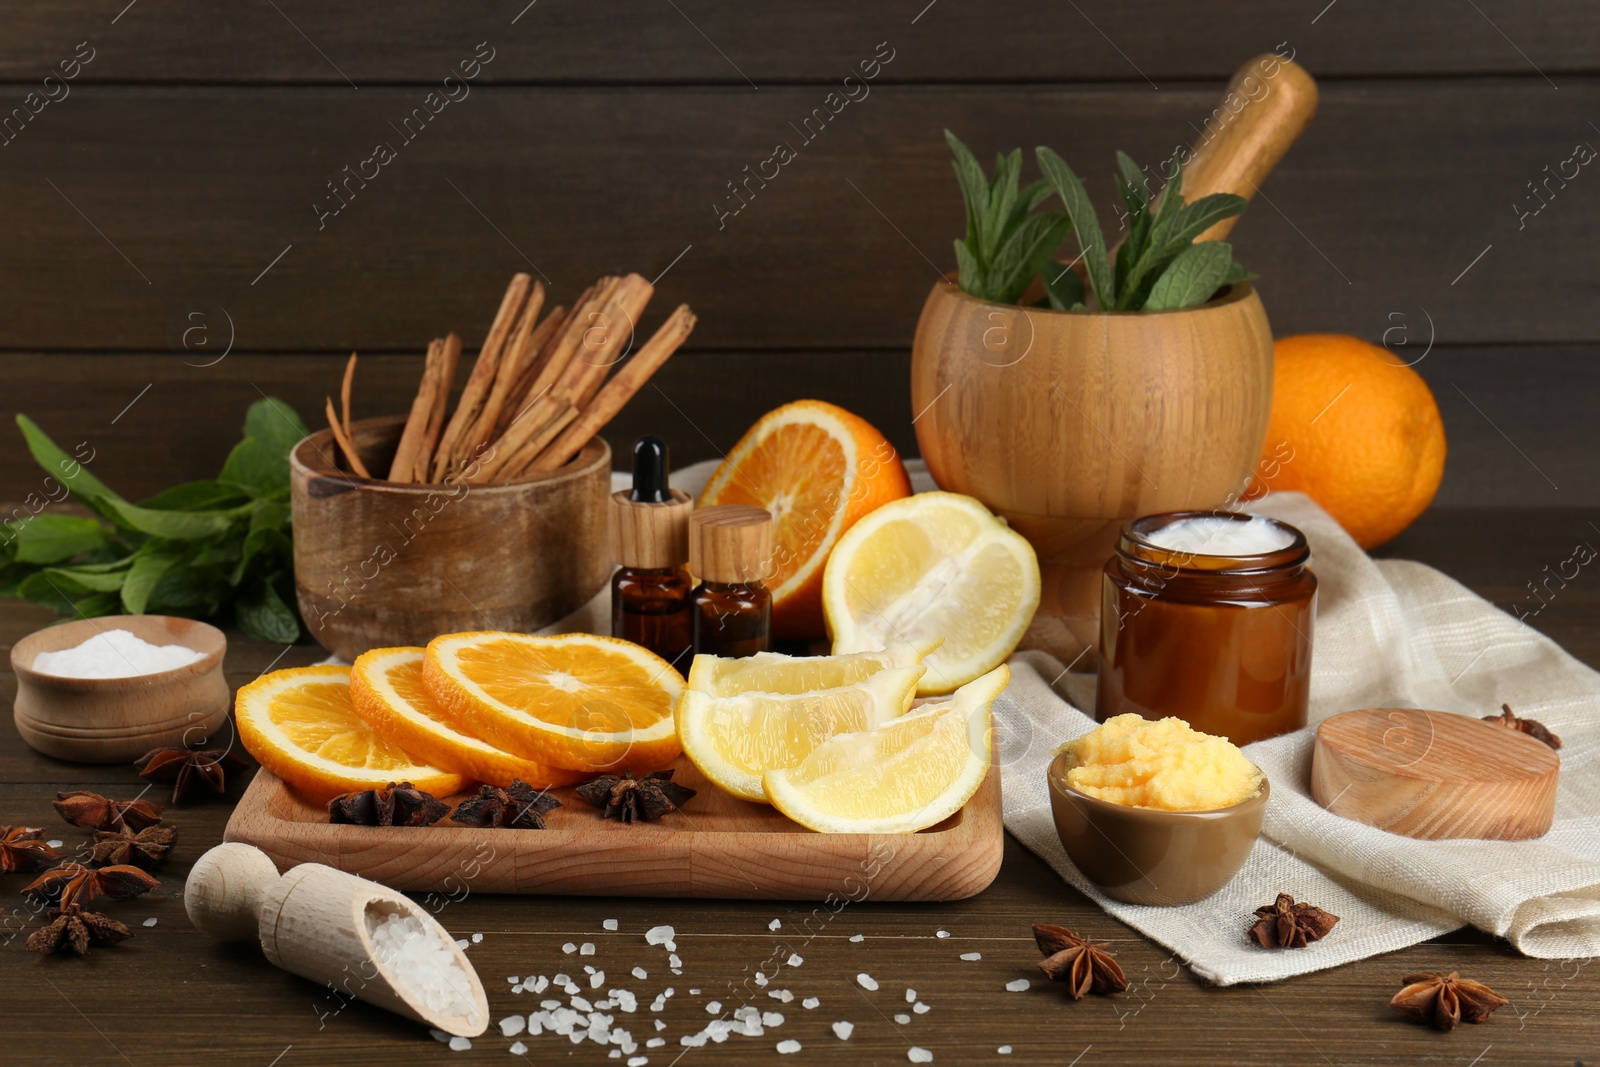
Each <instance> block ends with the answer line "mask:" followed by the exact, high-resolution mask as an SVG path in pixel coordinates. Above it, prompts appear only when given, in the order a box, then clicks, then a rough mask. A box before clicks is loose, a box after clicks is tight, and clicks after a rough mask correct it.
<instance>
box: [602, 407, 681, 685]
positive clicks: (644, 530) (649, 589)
mask: <svg viewBox="0 0 1600 1067" xmlns="http://www.w3.org/2000/svg"><path fill="white" fill-rule="evenodd" d="M669 466H670V464H669V458H668V452H667V444H666V442H665V441H663V440H661V438H659V437H641V438H639V440H638V441H637V442H636V443H635V444H634V446H633V489H632V490H626V489H624V490H621V491H618V492H616V493H613V494H611V558H612V559H614V560H615V561H616V562H617V563H618V565H619V569H618V570H617V572H616V573H615V574H614V575H612V576H611V635H612V636H613V637H620V638H622V639H623V640H626V641H632V642H633V643H634V644H636V645H643V646H644V647H645V648H648V649H649V650H650V651H651V652H654V653H655V654H656V655H658V656H660V657H661V658H662V659H664V660H666V661H667V662H668V663H670V664H672V665H673V666H674V667H676V668H678V670H680V671H685V670H688V669H689V653H690V649H691V648H692V647H693V644H694V626H693V623H692V621H691V620H690V616H689V597H690V593H691V591H692V587H693V581H692V580H691V579H690V577H689V574H688V572H687V571H685V570H684V569H683V565H684V563H685V562H687V561H688V559H689V513H690V512H691V511H693V510H694V501H693V500H691V499H690V498H689V494H688V493H685V492H684V491H683V490H681V489H672V488H670V487H669V486H668V485H667V478H668V468H669Z"/></svg>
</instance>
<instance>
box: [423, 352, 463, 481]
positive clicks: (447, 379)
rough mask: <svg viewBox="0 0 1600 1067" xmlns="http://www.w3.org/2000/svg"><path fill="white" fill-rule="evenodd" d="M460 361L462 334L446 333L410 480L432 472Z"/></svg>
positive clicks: (425, 478) (426, 477) (425, 476)
mask: <svg viewBox="0 0 1600 1067" xmlns="http://www.w3.org/2000/svg"><path fill="white" fill-rule="evenodd" d="M460 363H461V338H460V337H457V336H456V335H455V334H453V333H452V334H449V335H447V336H446V337H445V339H444V348H443V349H442V350H441V351H440V353H439V388H438V390H437V391H436V392H435V394H434V397H433V411H432V412H430V413H429V415H428V429H427V432H426V433H424V434H423V437H422V445H421V447H419V448H418V449H417V460H416V468H415V469H414V470H413V471H412V474H411V480H412V481H414V482H426V481H427V480H428V479H429V478H430V477H431V476H432V472H433V457H434V452H435V450H436V449H437V448H438V445H439V435H440V434H441V433H442V432H443V431H444V416H445V413H446V412H447V411H449V410H450V390H451V389H453V388H454V387H455V384H456V367H457V366H459V365H460Z"/></svg>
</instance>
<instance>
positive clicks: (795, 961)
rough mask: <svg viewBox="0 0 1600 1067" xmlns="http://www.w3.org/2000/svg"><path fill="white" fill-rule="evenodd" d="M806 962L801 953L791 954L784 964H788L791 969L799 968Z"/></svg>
mask: <svg viewBox="0 0 1600 1067" xmlns="http://www.w3.org/2000/svg"><path fill="white" fill-rule="evenodd" d="M805 961H806V960H805V957H804V956H802V955H800V953H798V952H791V953H789V958H788V959H787V960H785V961H784V962H786V963H787V964H788V965H789V966H791V967H798V966H800V965H801V964H802V963H804V962H805Z"/></svg>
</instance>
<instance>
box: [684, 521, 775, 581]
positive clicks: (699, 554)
mask: <svg viewBox="0 0 1600 1067" xmlns="http://www.w3.org/2000/svg"><path fill="white" fill-rule="evenodd" d="M689 527H690V533H689V570H690V571H692V572H693V573H694V576H695V577H696V578H702V579H704V580H706V581H708V582H724V583H744V582H759V581H761V580H762V579H763V578H765V577H766V576H767V572H768V571H769V570H770V569H771V567H772V513H771V512H769V511H767V510H766V509H765V508H758V507H754V506H752V505H749V504H718V505H716V506H715V507H709V508H698V509H696V510H695V512H694V514H693V515H691V516H690V517H689Z"/></svg>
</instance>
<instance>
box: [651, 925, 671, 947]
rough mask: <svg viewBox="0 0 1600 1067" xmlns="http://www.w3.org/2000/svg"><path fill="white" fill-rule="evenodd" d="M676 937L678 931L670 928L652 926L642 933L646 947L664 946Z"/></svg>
mask: <svg viewBox="0 0 1600 1067" xmlns="http://www.w3.org/2000/svg"><path fill="white" fill-rule="evenodd" d="M676 936H678V931H676V930H674V929H673V928H672V927H670V926H652V927H651V928H650V929H648V930H646V931H645V932H644V943H645V944H647V945H665V944H666V943H667V942H668V941H671V940H672V939H673V938H674V937H676Z"/></svg>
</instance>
